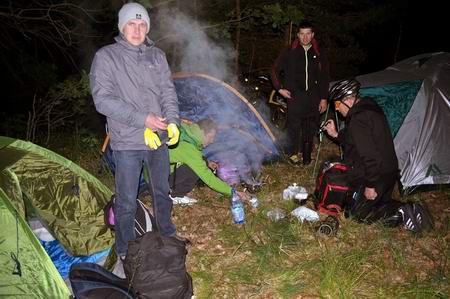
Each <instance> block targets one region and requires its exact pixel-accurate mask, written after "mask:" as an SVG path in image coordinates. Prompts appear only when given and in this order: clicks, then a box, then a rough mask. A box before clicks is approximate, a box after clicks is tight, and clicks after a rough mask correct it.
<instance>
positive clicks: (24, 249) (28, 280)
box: [0, 189, 71, 298]
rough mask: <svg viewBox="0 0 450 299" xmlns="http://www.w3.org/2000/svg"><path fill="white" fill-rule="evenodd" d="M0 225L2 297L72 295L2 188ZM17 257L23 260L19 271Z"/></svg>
mask: <svg viewBox="0 0 450 299" xmlns="http://www.w3.org/2000/svg"><path fill="white" fill-rule="evenodd" d="M0 227H1V228H2V231H1V233H0V248H1V249H0V278H1V279H0V297H2V298H69V297H70V295H71V294H70V291H69V289H68V287H67V286H66V284H65V282H64V280H63V279H62V277H61V276H60V275H59V273H58V270H56V268H55V266H54V265H53V262H52V261H51V259H50V257H49V256H48V255H47V253H46V252H45V250H44V248H43V247H42V246H41V244H40V242H39V240H38V239H37V238H36V237H35V236H34V234H33V232H32V231H31V229H30V227H29V226H28V224H27V222H26V221H25V219H24V218H23V216H22V213H21V212H20V211H19V210H18V209H17V208H16V207H14V206H13V204H12V203H11V201H10V199H9V196H8V195H7V194H6V193H5V192H4V191H3V190H2V189H0ZM15 260H17V261H18V262H19V263H20V275H19V272H18V268H17V266H16V262H15ZM13 272H15V274H13Z"/></svg>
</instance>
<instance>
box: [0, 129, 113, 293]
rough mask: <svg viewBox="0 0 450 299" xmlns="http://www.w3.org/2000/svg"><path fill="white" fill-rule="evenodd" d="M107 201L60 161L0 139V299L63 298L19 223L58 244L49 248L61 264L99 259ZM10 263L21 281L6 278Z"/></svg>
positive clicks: (85, 176) (95, 184)
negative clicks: (35, 225)
mask: <svg viewBox="0 0 450 299" xmlns="http://www.w3.org/2000/svg"><path fill="white" fill-rule="evenodd" d="M111 195H112V192H111V191H110V190H109V189H108V188H107V187H106V186H105V185H103V184H102V183H101V182H100V181H98V180H97V179H96V178H95V177H93V176H92V175H90V174H89V173H88V172H86V171H85V170H83V169H82V168H80V167H79V166H77V165H76V164H74V163H73V162H71V161H69V160H67V159H65V158H64V157H62V156H60V155H58V154H56V153H54V152H52V151H50V150H47V149H45V148H42V147H39V146H37V145H35V144H33V143H30V142H25V141H21V140H17V139H12V138H8V137H0V212H1V217H0V223H1V224H2V226H1V227H2V231H1V232H0V268H1V271H0V281H1V284H0V297H1V296H2V295H6V294H8V295H10V294H13V295H23V296H26V295H30V294H32V295H30V296H29V297H33V296H34V297H38V298H67V297H68V296H65V294H68V293H67V292H68V289H67V287H66V286H65V285H64V280H63V279H62V278H63V277H61V275H62V274H61V271H60V273H59V274H58V271H57V269H56V268H55V266H54V265H53V263H51V260H50V257H49V255H48V254H47V252H46V251H45V250H44V247H42V245H43V244H44V242H39V241H38V239H36V237H35V236H34V234H33V232H32V231H31V228H30V226H29V224H28V223H27V222H26V220H25V219H28V218H30V217H33V218H37V219H39V220H40V222H41V223H42V224H43V225H44V226H45V228H47V229H48V231H50V232H51V234H52V235H53V237H55V238H56V240H57V241H58V244H55V246H54V247H52V248H53V249H58V248H57V247H56V245H59V244H60V245H61V246H62V247H63V248H64V252H62V251H61V250H59V252H60V255H59V257H60V258H61V259H64V260H66V261H65V262H66V264H67V262H69V261H68V259H70V262H75V261H76V262H82V261H86V260H89V257H92V256H94V255H95V256H99V253H103V254H102V256H105V255H106V254H107V252H108V251H109V249H110V248H111V245H112V244H113V242H114V239H113V236H112V234H111V232H110V230H109V229H108V228H107V227H106V226H105V223H104V216H103V207H104V206H105V205H106V203H107V202H108V201H109V199H110V198H111ZM54 243H55V242H53V243H52V244H54ZM45 246H46V249H48V248H49V246H50V245H49V244H48V243H45ZM13 254H14V255H15V257H14V258H13ZM79 256H83V257H87V258H88V259H84V258H81V257H79ZM52 257H53V255H52ZM14 260H17V261H18V262H20V264H21V267H22V276H19V275H13V274H12V271H13V268H14ZM91 261H92V259H91ZM68 266H70V265H65V267H66V268H67V267H68ZM59 269H60V268H58V270H59ZM61 282H62V283H61ZM36 294H37V295H36ZM39 294H42V296H40V295H39ZM53 295H54V296H53Z"/></svg>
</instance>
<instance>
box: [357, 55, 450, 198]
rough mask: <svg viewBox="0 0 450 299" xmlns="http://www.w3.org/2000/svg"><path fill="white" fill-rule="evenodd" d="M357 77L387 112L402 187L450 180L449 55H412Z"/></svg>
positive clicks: (441, 182)
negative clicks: (379, 69)
mask: <svg viewBox="0 0 450 299" xmlns="http://www.w3.org/2000/svg"><path fill="white" fill-rule="evenodd" d="M357 79H358V80H359V81H360V82H361V84H362V87H363V88H362V89H361V94H362V95H363V96H370V97H372V98H373V99H374V100H375V101H377V102H378V103H379V104H380V105H381V106H382V107H383V109H384V111H385V113H386V115H387V118H388V121H389V124H390V126H391V130H392V133H393V135H394V144H395V151H396V153H397V157H398V160H399V167H400V171H401V183H402V185H403V188H404V189H405V191H410V190H412V189H413V188H415V187H416V186H419V185H430V184H431V185H432V184H448V183H450V159H449V158H450V138H449V136H450V53H430V54H423V55H418V56H414V57H411V58H408V59H406V60H403V61H401V62H399V63H397V64H394V65H392V66H390V67H388V68H386V69H384V70H382V71H379V72H375V73H370V74H366V75H361V76H358V77H357Z"/></svg>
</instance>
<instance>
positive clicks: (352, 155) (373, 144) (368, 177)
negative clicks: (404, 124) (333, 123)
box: [338, 98, 398, 188]
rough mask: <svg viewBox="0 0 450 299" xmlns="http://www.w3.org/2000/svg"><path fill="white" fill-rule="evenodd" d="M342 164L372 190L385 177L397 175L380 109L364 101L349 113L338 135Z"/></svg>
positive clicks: (354, 177)
mask: <svg viewBox="0 0 450 299" xmlns="http://www.w3.org/2000/svg"><path fill="white" fill-rule="evenodd" d="M338 140H339V142H340V143H341V144H342V145H343V148H344V161H345V162H346V163H349V164H350V165H352V166H353V168H352V170H351V175H352V178H353V179H354V180H355V181H359V182H363V183H364V184H365V187H369V188H374V187H375V185H376V184H377V182H380V181H382V180H383V178H384V177H392V175H395V176H397V175H398V161H397V156H396V154H395V149H394V142H393V139H392V134H391V131H390V129H389V125H388V122H387V119H386V116H385V115H384V112H383V110H382V109H381V108H380V106H378V105H377V104H376V103H375V102H374V101H373V100H371V99H367V98H363V99H361V100H360V101H359V102H357V103H355V104H354V105H353V107H352V108H351V109H350V110H349V111H348V114H347V117H346V119H345V129H344V130H341V131H340V132H339V135H338Z"/></svg>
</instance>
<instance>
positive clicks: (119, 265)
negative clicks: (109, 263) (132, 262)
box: [112, 255, 126, 279]
mask: <svg viewBox="0 0 450 299" xmlns="http://www.w3.org/2000/svg"><path fill="white" fill-rule="evenodd" d="M124 260H125V255H123V256H117V262H116V264H115V265H114V269H113V270H112V273H113V274H114V275H116V276H118V277H120V278H122V279H125V278H126V276H125V270H124V269H123V261H124Z"/></svg>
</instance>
